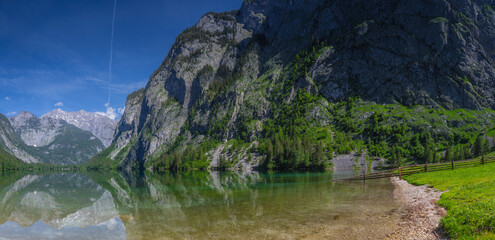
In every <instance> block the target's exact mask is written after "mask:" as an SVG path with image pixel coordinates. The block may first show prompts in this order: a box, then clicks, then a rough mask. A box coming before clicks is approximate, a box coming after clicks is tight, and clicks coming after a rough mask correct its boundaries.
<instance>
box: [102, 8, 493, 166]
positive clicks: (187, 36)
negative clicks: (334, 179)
mask: <svg viewBox="0 0 495 240" xmlns="http://www.w3.org/2000/svg"><path fill="white" fill-rule="evenodd" d="M492 5H495V1H487V0H472V1H465V0H433V1H429V0H428V1H426V0H419V1H413V2H411V1H403V0H394V1H362V0H359V1H358V0H350V1H348V0H346V1H344V0H330V1H326V0H325V1H324V0H317V1H315V0H295V1H294V0H291V1H289V0H283V1H278V0H249V1H244V3H243V5H242V7H241V9H240V10H239V11H234V12H228V13H220V14H218V13H208V14H206V15H205V16H203V17H202V18H201V19H200V20H199V21H198V23H197V24H196V25H195V26H193V27H191V28H189V29H187V30H186V31H184V32H183V33H182V34H181V35H179V36H178V37H177V40H176V42H175V44H174V45H173V47H172V49H171V50H170V52H169V54H168V56H167V57H166V58H165V60H164V62H163V63H162V64H161V65H160V67H159V68H158V69H157V70H156V71H155V72H154V73H153V75H152V76H151V78H150V80H149V82H148V84H147V86H146V88H145V89H142V90H139V91H137V92H135V93H133V94H131V95H130V96H129V97H128V99H127V103H126V111H125V113H124V115H123V117H122V119H121V121H120V123H119V124H118V127H117V132H116V138H115V139H114V144H113V145H112V146H111V151H109V152H111V154H109V155H108V157H110V158H112V159H114V161H116V162H118V163H119V164H120V166H122V167H138V166H143V165H144V162H145V161H147V160H148V159H152V158H154V157H156V156H158V155H159V154H161V153H163V152H165V151H167V150H170V149H171V148H173V147H176V146H177V145H184V144H196V143H199V142H202V141H204V140H205V139H210V138H215V139H232V138H234V137H242V138H243V139H246V140H247V141H252V140H255V139H257V138H259V137H262V130H263V126H264V124H266V120H267V119H272V118H275V117H277V114H278V113H277V112H278V111H277V110H276V109H275V108H276V107H277V106H278V105H281V104H282V103H288V102H292V101H294V99H295V97H296V96H297V95H298V92H300V91H304V92H308V93H311V94H315V95H321V96H323V97H324V100H322V101H323V102H320V103H321V104H319V105H318V106H315V107H314V109H313V110H312V111H309V115H308V117H309V118H314V119H316V120H317V122H318V123H319V124H322V125H325V124H328V122H329V119H328V114H327V113H326V110H325V109H324V108H322V107H321V106H325V105H326V104H328V102H335V101H339V100H344V99H347V98H348V97H352V96H360V97H361V98H362V99H364V100H367V101H375V102H377V103H399V104H403V105H416V104H421V105H428V106H432V107H444V108H447V109H452V108H459V107H460V108H470V109H479V108H483V107H488V108H492V109H493V108H495V96H494V94H495V91H493V90H494V89H495V86H494V84H495V81H494V79H495V70H494V68H493V63H494V60H495V54H494V53H495V52H494V47H495V45H494V43H495V41H494V38H495V28H494V26H495V11H494V10H493V8H492ZM303 50H304V51H303ZM302 52H304V53H305V54H306V55H308V53H311V52H313V53H316V52H317V53H318V54H313V57H314V59H312V58H311V57H307V58H305V59H308V60H307V61H301V60H300V59H299V57H300V53H302Z"/></svg>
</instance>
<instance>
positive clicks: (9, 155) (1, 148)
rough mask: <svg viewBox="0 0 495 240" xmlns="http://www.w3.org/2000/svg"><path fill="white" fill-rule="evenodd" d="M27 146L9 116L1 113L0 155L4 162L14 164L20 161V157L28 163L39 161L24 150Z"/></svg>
mask: <svg viewBox="0 0 495 240" xmlns="http://www.w3.org/2000/svg"><path fill="white" fill-rule="evenodd" d="M26 148H28V146H27V145H26V144H24V142H22V140H21V139H20V138H19V137H18V136H17V134H16V132H15V130H14V128H13V127H12V125H11V124H10V121H9V120H8V119H7V117H5V116H4V115H2V114H0V157H1V158H2V163H4V162H5V163H7V162H10V163H11V165H12V164H13V163H18V162H20V161H19V159H22V160H23V161H24V162H26V163H38V162H39V160H38V159H37V158H35V157H33V156H31V154H29V153H28V152H26V151H25V150H24V149H26ZM7 160H10V161H7Z"/></svg>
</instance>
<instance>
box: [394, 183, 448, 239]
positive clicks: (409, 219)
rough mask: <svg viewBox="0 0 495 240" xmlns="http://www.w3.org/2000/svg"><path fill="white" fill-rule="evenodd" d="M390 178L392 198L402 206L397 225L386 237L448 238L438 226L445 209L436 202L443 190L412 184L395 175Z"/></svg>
mask: <svg viewBox="0 0 495 240" xmlns="http://www.w3.org/2000/svg"><path fill="white" fill-rule="evenodd" d="M390 180H391V182H392V184H393V185H394V198H395V199H396V200H397V201H398V202H399V203H400V204H401V205H402V206H403V207H402V208H401V212H400V215H401V218H400V222H399V225H398V226H397V227H396V229H395V230H394V231H393V233H392V234H390V235H389V236H388V239H448V238H447V237H446V235H445V233H444V231H443V229H442V228H441V227H440V219H441V218H443V217H445V215H446V213H447V211H446V210H445V208H443V207H440V206H438V205H437V204H436V202H437V201H438V200H439V199H440V196H441V195H442V193H443V192H440V191H438V190H436V189H433V188H428V187H427V186H425V185H423V186H414V185H412V184H410V183H408V182H407V181H405V180H399V179H398V178H397V177H393V178H391V179H390Z"/></svg>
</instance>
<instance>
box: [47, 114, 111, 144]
mask: <svg viewBox="0 0 495 240" xmlns="http://www.w3.org/2000/svg"><path fill="white" fill-rule="evenodd" d="M41 118H42V119H45V118H52V119H62V120H64V121H66V122H67V123H69V124H72V125H74V126H76V127H78V128H80V129H82V130H85V131H88V132H91V133H93V134H94V135H95V136H96V137H97V138H98V139H100V140H101V142H102V143H103V145H105V147H108V146H110V144H111V143H112V140H113V134H114V132H115V128H116V125H117V122H116V121H114V120H112V119H110V118H108V117H105V116H102V115H99V114H97V113H92V112H86V111H84V110H81V111H79V112H65V111H63V110H61V109H56V110H53V111H51V112H49V113H46V114H44V115H43V116H42V117H41Z"/></svg>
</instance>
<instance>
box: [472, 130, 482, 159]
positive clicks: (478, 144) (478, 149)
mask: <svg viewBox="0 0 495 240" xmlns="http://www.w3.org/2000/svg"><path fill="white" fill-rule="evenodd" d="M483 141H484V139H483V136H481V134H480V135H478V137H477V138H476V141H475V142H474V146H473V156H474V157H478V156H481V154H483Z"/></svg>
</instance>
